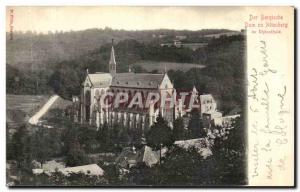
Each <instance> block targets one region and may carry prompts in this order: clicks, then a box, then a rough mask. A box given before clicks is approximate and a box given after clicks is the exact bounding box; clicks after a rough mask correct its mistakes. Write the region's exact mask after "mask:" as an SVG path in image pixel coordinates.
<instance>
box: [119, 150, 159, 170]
mask: <svg viewBox="0 0 300 192" xmlns="http://www.w3.org/2000/svg"><path fill="white" fill-rule="evenodd" d="M158 162H159V155H158V152H157V151H153V150H152V149H151V147H148V146H144V147H143V148H141V149H140V150H138V151H137V152H134V151H133V150H132V149H131V148H125V149H124V150H123V151H122V152H121V154H120V155H119V156H118V157H117V159H116V163H118V164H119V165H120V166H122V167H126V166H127V165H128V164H130V163H145V164H146V165H147V166H149V167H151V166H152V165H154V164H156V163H158Z"/></svg>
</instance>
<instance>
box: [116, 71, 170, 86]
mask: <svg viewBox="0 0 300 192" xmlns="http://www.w3.org/2000/svg"><path fill="white" fill-rule="evenodd" d="M163 78H164V74H151V73H117V74H116V75H115V76H114V77H113V79H112V86H115V87H129V88H158V86H159V85H160V84H161V82H162V80H163Z"/></svg>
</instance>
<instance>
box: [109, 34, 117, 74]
mask: <svg viewBox="0 0 300 192" xmlns="http://www.w3.org/2000/svg"><path fill="white" fill-rule="evenodd" d="M111 44H112V45H111V53H110V60H109V73H110V74H111V75H112V76H114V75H115V74H116V73H117V64H116V58H115V50H114V39H112V40H111Z"/></svg>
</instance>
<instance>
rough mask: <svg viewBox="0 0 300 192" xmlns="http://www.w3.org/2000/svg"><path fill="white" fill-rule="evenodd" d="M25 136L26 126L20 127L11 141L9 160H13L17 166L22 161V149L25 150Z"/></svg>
mask: <svg viewBox="0 0 300 192" xmlns="http://www.w3.org/2000/svg"><path fill="white" fill-rule="evenodd" d="M26 135H27V128H26V126H25V125H24V126H21V127H20V128H19V129H18V130H17V132H16V133H14V134H13V136H12V139H11V147H9V148H8V149H10V150H9V151H7V153H8V154H10V157H9V158H10V159H15V160H16V161H17V163H18V166H20V165H21V163H22V161H23V160H24V149H25V145H24V144H25V141H26Z"/></svg>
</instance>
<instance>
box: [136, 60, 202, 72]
mask: <svg viewBox="0 0 300 192" xmlns="http://www.w3.org/2000/svg"><path fill="white" fill-rule="evenodd" d="M134 65H135V66H141V67H142V68H144V69H146V70H147V71H148V72H151V71H153V70H158V72H161V73H163V72H164V71H165V67H166V69H167V70H170V69H173V70H175V71H176V70H181V71H184V72H186V71H188V70H190V69H192V68H204V67H205V66H204V65H200V64H195V63H175V62H159V61H139V62H138V63H135V64H134Z"/></svg>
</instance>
